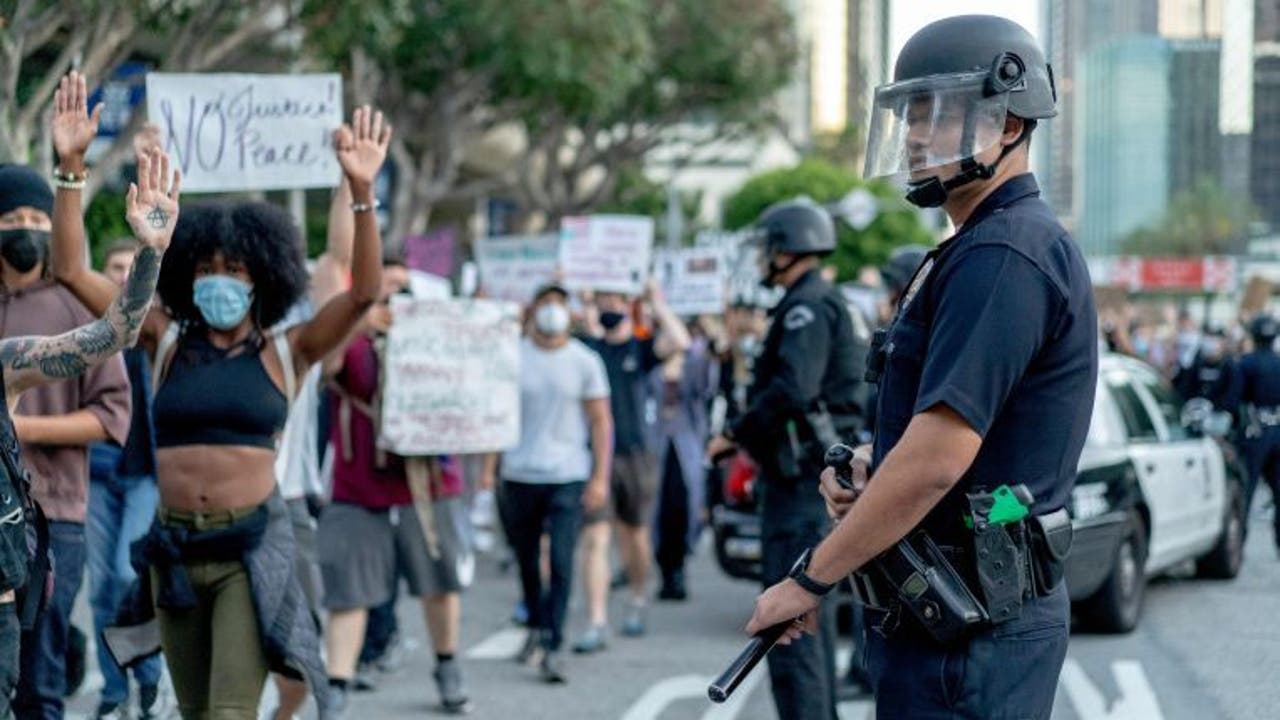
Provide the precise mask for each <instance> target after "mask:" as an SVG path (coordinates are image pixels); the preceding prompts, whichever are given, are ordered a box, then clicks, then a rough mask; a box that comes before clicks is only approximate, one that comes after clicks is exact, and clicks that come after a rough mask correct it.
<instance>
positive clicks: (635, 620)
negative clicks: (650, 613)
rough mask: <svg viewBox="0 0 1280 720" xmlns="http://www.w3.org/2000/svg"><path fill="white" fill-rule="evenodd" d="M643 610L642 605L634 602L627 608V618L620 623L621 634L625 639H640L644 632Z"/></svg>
mask: <svg viewBox="0 0 1280 720" xmlns="http://www.w3.org/2000/svg"><path fill="white" fill-rule="evenodd" d="M644 616H645V609H644V604H643V603H638V602H635V601H632V602H631V605H630V606H629V607H628V608H627V617H626V619H624V620H623V621H622V634H623V635H625V636H626V637H632V638H634V637H640V636H641V635H644V632H645V622H644V620H645V618H644Z"/></svg>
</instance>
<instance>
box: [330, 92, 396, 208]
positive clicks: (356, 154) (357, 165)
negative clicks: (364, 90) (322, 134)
mask: <svg viewBox="0 0 1280 720" xmlns="http://www.w3.org/2000/svg"><path fill="white" fill-rule="evenodd" d="M390 144H391V125H390V124H387V123H384V122H383V119H382V112H381V111H379V112H374V111H373V109H372V108H370V107H369V106H368V105H363V106H361V107H358V108H356V110H355V112H354V113H352V116H351V124H350V125H345V124H344V125H343V126H342V127H340V128H338V129H337V130H335V131H334V133H333V147H334V149H335V150H336V152H337V154H338V163H339V164H341V165H342V171H343V172H344V173H346V175H347V180H348V181H350V183H351V186H352V189H353V190H354V189H364V190H367V189H368V188H369V187H371V186H372V185H373V179H374V178H375V177H377V175H378V170H379V169H380V168H381V167H382V163H383V161H385V160H386V159H387V146H388V145H390ZM357 200H359V197H357Z"/></svg>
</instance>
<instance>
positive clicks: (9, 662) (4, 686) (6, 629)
mask: <svg viewBox="0 0 1280 720" xmlns="http://www.w3.org/2000/svg"><path fill="white" fill-rule="evenodd" d="M21 640H22V623H20V622H19V621H18V606H17V605H16V604H15V603H11V602H7V603H0V720H9V718H11V717H12V716H13V715H12V713H13V710H12V708H11V707H10V703H12V701H13V693H14V691H15V690H16V689H17V688H18V644H19V643H20V642H21Z"/></svg>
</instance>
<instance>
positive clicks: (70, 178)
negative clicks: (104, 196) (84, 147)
mask: <svg viewBox="0 0 1280 720" xmlns="http://www.w3.org/2000/svg"><path fill="white" fill-rule="evenodd" d="M53 179H54V181H55V182H64V183H80V186H81V187H84V183H85V181H86V180H88V179H89V169H88V168H85V169H84V170H81V171H80V172H78V173H75V172H67V171H65V170H63V169H62V168H61V167H56V168H54V169H53ZM58 187H62V186H61V185H59V186H58Z"/></svg>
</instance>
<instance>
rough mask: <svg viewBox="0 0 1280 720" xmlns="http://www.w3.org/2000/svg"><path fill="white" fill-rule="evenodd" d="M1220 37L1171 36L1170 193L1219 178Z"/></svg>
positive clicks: (1220, 163)
mask: <svg viewBox="0 0 1280 720" xmlns="http://www.w3.org/2000/svg"><path fill="white" fill-rule="evenodd" d="M1221 46H1222V42H1221V41H1220V40H1171V41H1169V49H1170V55H1169V102H1170V114H1169V125H1170V127H1169V151H1168V152H1169V193H1170V194H1171V195H1177V194H1178V193H1180V192H1184V191H1187V190H1190V189H1192V188H1194V187H1195V186H1196V185H1197V184H1198V183H1199V182H1201V181H1202V180H1210V179H1211V180H1214V181H1216V182H1221V171H1222V133H1221V132H1220V131H1219V129H1218V105H1219V93H1218V88H1219V85H1220V82H1221V79H1220V75H1221V69H1220V65H1221V62H1220V60H1221V57H1222V48H1221Z"/></svg>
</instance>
